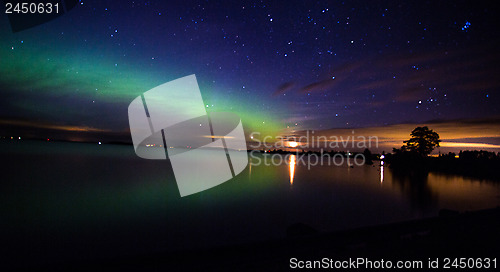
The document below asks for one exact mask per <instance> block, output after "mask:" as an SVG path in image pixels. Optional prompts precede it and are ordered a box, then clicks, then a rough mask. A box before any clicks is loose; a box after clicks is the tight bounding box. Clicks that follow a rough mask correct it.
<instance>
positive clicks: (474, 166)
mask: <svg viewBox="0 0 500 272" xmlns="http://www.w3.org/2000/svg"><path fill="white" fill-rule="evenodd" d="M395 151H396V152H395V153H393V154H387V156H386V160H387V162H388V163H389V166H390V167H391V168H392V169H394V170H396V171H399V172H408V173H410V172H415V171H420V172H424V173H425V172H429V171H434V172H441V173H447V174H456V175H463V176H469V177H475V178H481V179H490V180H497V181H500V175H499V172H498V171H499V169H500V153H495V152H489V151H484V150H481V151H460V153H458V156H457V154H455V153H451V152H450V153H448V154H441V155H439V156H438V157H427V156H421V155H420V154H418V153H415V152H403V151H401V150H395Z"/></svg>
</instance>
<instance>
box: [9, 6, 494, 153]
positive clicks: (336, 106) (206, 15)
mask: <svg viewBox="0 0 500 272" xmlns="http://www.w3.org/2000/svg"><path fill="white" fill-rule="evenodd" d="M408 2H409V3H406V2H405V1H353V2H348V1H345V2H342V1H280V2H278V1H274V2H271V1H224V2H222V1H221V2H215V1H176V2H174V1H81V2H80V4H79V5H78V6H77V7H76V8H74V9H73V10H71V11H70V12H68V13H67V14H65V15H63V16H61V17H60V18H57V19H55V20H53V21H50V22H48V23H46V24H43V25H40V26H37V27H34V28H31V29H28V30H25V31H21V32H18V33H12V31H11V28H10V25H9V21H8V19H7V16H6V15H5V14H3V15H2V16H0V17H1V19H0V37H1V39H0V94H1V95H2V99H1V100H0V134H1V135H0V136H2V137H9V138H10V137H11V136H18V135H19V136H23V137H40V138H48V137H60V138H63V139H68V140H81V141H84V140H88V139H94V138H96V137H97V138H99V137H100V138H103V139H106V140H123V139H128V141H130V136H129V135H128V117H127V107H128V105H129V103H130V102H131V101H132V100H133V99H134V98H135V97H137V96H139V95H140V94H141V93H143V92H145V91H147V90H149V89H151V88H153V87H155V86H157V85H160V84H162V83H165V82H168V81H171V80H174V79H177V78H180V77H184V76H187V75H190V74H196V76H197V79H198V83H199V85H200V89H201V92H202V96H203V99H204V101H205V103H206V104H207V105H206V107H207V108H206V109H207V111H232V112H235V113H237V114H239V115H240V117H241V118H242V120H243V126H244V128H245V131H246V133H247V134H249V133H250V132H252V131H259V132H260V133H261V134H273V135H278V134H279V135H290V134H294V133H297V132H298V131H303V130H306V129H309V130H316V131H320V130H323V131H326V132H325V133H327V132H328V133H332V134H335V133H338V134H342V133H345V132H346V131H351V130H352V129H355V130H357V131H360V132H362V133H364V134H365V135H367V134H377V135H378V136H380V137H381V138H384V139H386V140H387V142H388V143H389V142H390V143H391V144H393V145H395V146H396V145H397V143H399V145H401V142H400V140H402V139H404V138H408V137H409V133H410V131H411V129H412V128H414V127H415V126H417V125H420V124H427V125H429V126H430V128H433V129H435V130H436V131H437V132H438V133H440V134H441V137H442V138H443V139H444V142H449V143H450V142H457V143H461V145H460V144H458V146H457V147H459V148H461V149H463V148H466V149H467V148H468V149H471V148H481V147H485V148H492V149H494V150H497V151H500V149H499V148H500V140H499V139H500V126H499V125H500V115H499V107H498V105H499V102H500V79H499V73H498V70H499V69H498V68H497V67H498V63H499V62H500V54H499V52H498V48H499V45H500V39H499V31H498V27H499V24H498V19H497V18H498V9H494V8H493V4H494V3H493V1H490V3H488V2H480V1H411V2H410V1H408ZM436 2H437V3H436ZM96 135H97V136H96ZM464 143H475V144H476V145H466V144H464ZM444 146H446V144H444Z"/></svg>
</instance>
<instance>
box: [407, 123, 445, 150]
mask: <svg viewBox="0 0 500 272" xmlns="http://www.w3.org/2000/svg"><path fill="white" fill-rule="evenodd" d="M410 136H411V138H410V140H408V141H403V143H405V144H406V145H403V146H402V147H401V149H402V150H403V151H413V152H416V153H418V154H420V155H422V156H427V155H429V154H430V153H431V152H432V150H434V148H436V147H439V142H441V141H440V140H439V134H437V132H435V131H433V130H432V129H429V128H428V127H416V128H415V129H414V130H413V131H412V132H411V134H410Z"/></svg>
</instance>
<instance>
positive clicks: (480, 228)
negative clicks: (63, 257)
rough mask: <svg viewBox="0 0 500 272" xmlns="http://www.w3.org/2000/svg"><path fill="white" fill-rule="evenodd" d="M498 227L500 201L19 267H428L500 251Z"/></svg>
mask: <svg viewBox="0 0 500 272" xmlns="http://www.w3.org/2000/svg"><path fill="white" fill-rule="evenodd" d="M499 230H500V207H497V208H494V209H488V210H481V211H474V212H464V213H458V212H455V211H449V210H442V211H441V212H440V214H439V216H437V217H434V218H427V219H422V220H415V221H407V222H402V223H395V224H387V225H381V226H373V227H365V228H359V229H353V230H347V231H338V232H332V233H319V232H315V231H314V230H313V229H311V228H309V227H307V226H305V225H301V224H297V225H294V226H291V227H290V228H289V229H288V235H287V238H285V239H281V240H276V241H269V242H264V243H255V244H246V245H238V246H229V247H221V248H211V249H200V250H187V251H181V252H164V253H161V254H155V255H147V256H124V257H120V258H115V259H102V260H86V261H78V262H64V261H62V262H61V263H54V264H52V265H48V266H44V267H32V266H30V264H29V263H26V262H21V263H19V265H20V266H19V267H21V269H27V270H31V269H35V270H44V271H180V270H182V271H192V270H201V271H281V270H287V269H289V268H290V259H291V258H297V260H304V261H305V260H311V261H314V260H322V258H330V259H333V260H348V259H349V258H369V259H370V260H381V259H384V260H385V261H388V260H390V261H394V262H396V261H399V260H403V261H405V260H421V261H423V263H424V268H426V266H427V263H428V260H429V258H431V259H436V258H452V259H453V258H460V257H465V258H471V257H474V258H487V257H488V258H498V257H500V256H499V253H500V235H499V233H498V231H499ZM68 250H70V249H68ZM441 261H442V259H441ZM498 261H500V260H498V259H497V262H498ZM497 268H498V264H497Z"/></svg>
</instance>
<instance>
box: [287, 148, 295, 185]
mask: <svg viewBox="0 0 500 272" xmlns="http://www.w3.org/2000/svg"><path fill="white" fill-rule="evenodd" d="M295 163H296V162H295V155H290V161H289V162H288V164H289V170H290V186H291V185H293V178H294V176H295Z"/></svg>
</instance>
